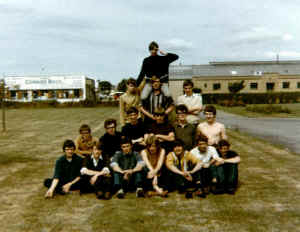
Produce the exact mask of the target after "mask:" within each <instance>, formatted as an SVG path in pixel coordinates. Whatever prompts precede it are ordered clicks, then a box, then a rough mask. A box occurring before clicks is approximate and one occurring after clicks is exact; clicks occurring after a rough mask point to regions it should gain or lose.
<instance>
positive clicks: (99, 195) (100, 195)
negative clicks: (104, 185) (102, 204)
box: [96, 191, 104, 199]
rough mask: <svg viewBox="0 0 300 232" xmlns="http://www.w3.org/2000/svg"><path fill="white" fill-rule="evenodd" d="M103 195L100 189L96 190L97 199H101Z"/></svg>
mask: <svg viewBox="0 0 300 232" xmlns="http://www.w3.org/2000/svg"><path fill="white" fill-rule="evenodd" d="M103 196H104V193H103V192H102V191H97V192H96V197H97V198H98V199H102V198H103Z"/></svg>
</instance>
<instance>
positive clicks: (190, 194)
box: [185, 191, 193, 199]
mask: <svg viewBox="0 0 300 232" xmlns="http://www.w3.org/2000/svg"><path fill="white" fill-rule="evenodd" d="M185 198H186V199H191V198H193V192H190V191H188V192H186V193H185Z"/></svg>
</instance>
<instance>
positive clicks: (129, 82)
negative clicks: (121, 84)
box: [126, 78, 136, 86]
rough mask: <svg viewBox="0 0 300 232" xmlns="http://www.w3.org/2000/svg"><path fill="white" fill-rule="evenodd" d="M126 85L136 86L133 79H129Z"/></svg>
mask: <svg viewBox="0 0 300 232" xmlns="http://www.w3.org/2000/svg"><path fill="white" fill-rule="evenodd" d="M126 84H127V85H130V84H132V85H134V86H136V80H135V79H133V78H129V79H128V80H127V81H126Z"/></svg>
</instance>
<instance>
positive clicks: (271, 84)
mask: <svg viewBox="0 0 300 232" xmlns="http://www.w3.org/2000/svg"><path fill="white" fill-rule="evenodd" d="M274 86H275V83H273V82H268V83H266V88H267V90H268V91H271V90H274Z"/></svg>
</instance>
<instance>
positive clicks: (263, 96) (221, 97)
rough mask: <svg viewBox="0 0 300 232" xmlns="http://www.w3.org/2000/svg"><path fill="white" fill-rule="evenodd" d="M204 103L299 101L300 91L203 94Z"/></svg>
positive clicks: (276, 102) (241, 103) (277, 102)
mask: <svg viewBox="0 0 300 232" xmlns="http://www.w3.org/2000/svg"><path fill="white" fill-rule="evenodd" d="M202 97H203V102H204V104H220V105H222V104H223V105H225V104H224V101H225V102H226V101H227V102H235V103H237V102H239V103H240V105H243V104H244V105H245V104H270V103H275V104H279V103H299V102H300V92H293V93H256V94H245V93H244V94H243V93H238V94H231V93H230V94H203V95H202Z"/></svg>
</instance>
